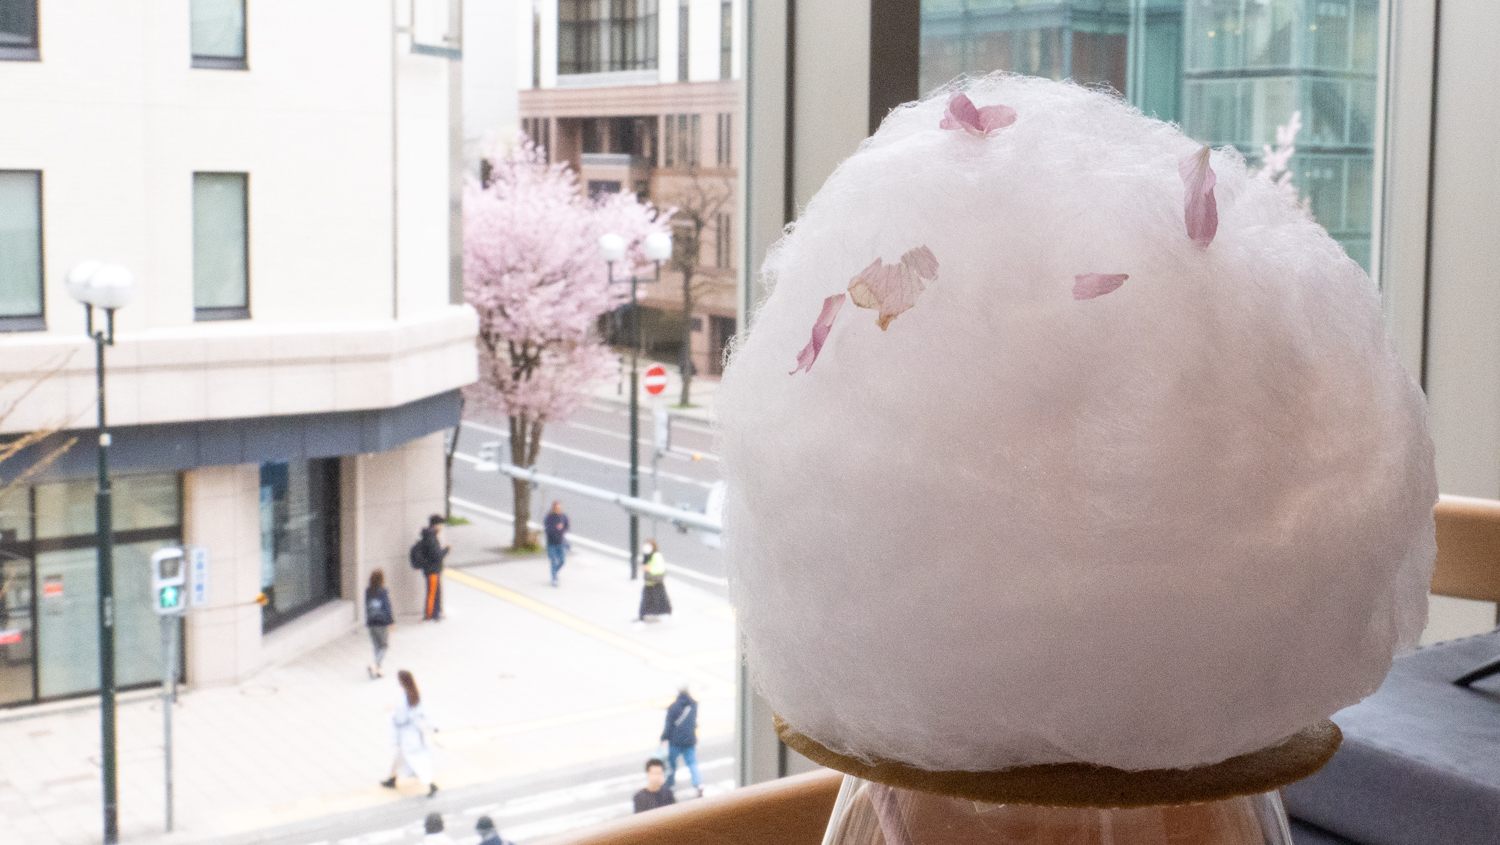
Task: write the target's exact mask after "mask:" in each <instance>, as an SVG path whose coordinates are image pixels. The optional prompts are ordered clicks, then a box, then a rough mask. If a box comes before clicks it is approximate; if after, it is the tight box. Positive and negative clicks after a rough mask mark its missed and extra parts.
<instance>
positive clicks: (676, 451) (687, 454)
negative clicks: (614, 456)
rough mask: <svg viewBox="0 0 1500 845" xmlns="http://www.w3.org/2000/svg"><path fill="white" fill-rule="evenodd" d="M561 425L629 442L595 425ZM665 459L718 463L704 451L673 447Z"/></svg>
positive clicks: (614, 432)
mask: <svg viewBox="0 0 1500 845" xmlns="http://www.w3.org/2000/svg"><path fill="white" fill-rule="evenodd" d="M563 425H565V426H567V427H568V428H576V429H578V430H579V431H588V432H592V433H594V434H602V435H604V436H606V437H613V438H615V439H616V440H623V441H625V442H626V443H629V442H630V435H628V434H622V433H621V432H618V431H615V430H614V429H612V428H602V427H600V426H597V425H589V424H588V423H580V422H566V423H563ZM672 425H673V426H674V427H677V426H683V425H684V423H683V422H682V421H681V420H675V421H673V423H672ZM667 457H669V458H676V459H677V460H679V461H688V462H693V461H710V462H712V463H718V462H719V456H718V455H715V454H713V453H712V452H704V451H699V450H695V449H687V448H676V447H674V448H673V449H672V450H671V451H670V452H668V453H667Z"/></svg>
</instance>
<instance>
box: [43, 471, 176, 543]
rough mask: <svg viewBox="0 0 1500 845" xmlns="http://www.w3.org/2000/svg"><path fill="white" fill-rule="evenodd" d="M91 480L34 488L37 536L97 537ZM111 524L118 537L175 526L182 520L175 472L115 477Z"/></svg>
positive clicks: (111, 480)
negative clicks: (119, 535)
mask: <svg viewBox="0 0 1500 845" xmlns="http://www.w3.org/2000/svg"><path fill="white" fill-rule="evenodd" d="M97 485H98V482H97V481H95V480H94V479H92V478H87V479H76V480H73V481H61V482H57V483H54V484H38V485H37V486H36V535H37V537H38V538H39V539H42V540H51V539H58V538H63V537H78V536H93V535H94V532H95V530H96V526H95V522H94V497H95V495H96V490H97V489H98V487H97ZM110 503H111V505H112V506H113V511H112V514H111V523H110V524H111V525H112V526H113V528H114V530H115V532H116V533H122V532H126V531H145V530H150V529H159V528H174V527H175V526H177V525H178V524H179V523H180V522H181V518H182V517H181V514H182V493H181V487H180V485H179V483H178V479H177V475H176V474H175V473H163V474H157V475H117V476H115V477H114V478H112V479H110Z"/></svg>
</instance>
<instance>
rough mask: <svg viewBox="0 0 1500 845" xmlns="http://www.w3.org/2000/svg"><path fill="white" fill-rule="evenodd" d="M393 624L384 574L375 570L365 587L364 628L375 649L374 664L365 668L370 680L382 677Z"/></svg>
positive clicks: (394, 622)
mask: <svg viewBox="0 0 1500 845" xmlns="http://www.w3.org/2000/svg"><path fill="white" fill-rule="evenodd" d="M394 624H396V614H395V613H394V612H393V611H392V610H391V594H390V593H388V592H386V589H385V572H384V570H380V569H377V570H375V571H374V572H371V573H370V585H369V586H368V587H365V627H366V628H369V629H370V645H371V646H373V647H374V649H375V662H374V663H371V664H370V665H369V666H368V667H366V669H367V671H368V672H369V673H370V679H371V680H374V679H376V678H380V677H384V673H383V672H381V671H380V664H381V663H383V662H385V652H386V649H387V648H389V647H390V644H391V634H390V630H391V626H392V625H394Z"/></svg>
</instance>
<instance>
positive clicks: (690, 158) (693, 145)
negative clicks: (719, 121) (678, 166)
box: [683, 114, 703, 167]
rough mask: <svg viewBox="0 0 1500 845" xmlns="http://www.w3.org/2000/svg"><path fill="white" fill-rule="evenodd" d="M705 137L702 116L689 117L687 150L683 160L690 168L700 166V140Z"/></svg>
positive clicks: (693, 115)
mask: <svg viewBox="0 0 1500 845" xmlns="http://www.w3.org/2000/svg"><path fill="white" fill-rule="evenodd" d="M701 137H703V124H702V116H701V115H696V114H692V115H688V126H687V150H686V153H685V154H684V156H683V158H684V159H686V161H687V166H688V167H697V166H698V163H699V161H698V150H699V138H701Z"/></svg>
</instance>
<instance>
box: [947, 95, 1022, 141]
mask: <svg viewBox="0 0 1500 845" xmlns="http://www.w3.org/2000/svg"><path fill="white" fill-rule="evenodd" d="M1015 122H1016V110H1015V109H1013V108H1011V107H1010V106H1002V105H993V106H985V107H984V108H978V107H976V106H975V105H974V101H973V100H970V99H969V95H968V94H954V95H953V96H952V97H950V98H948V111H947V112H945V113H944V114H943V119H942V122H940V123H939V124H938V127H939V128H941V129H962V130H963V131H965V132H967V133H969V134H970V135H977V136H979V137H981V138H984V137H986V136H989V135H992V134H994V133H996V132H999V131H1000V130H1001V129H1004V128H1005V127H1007V126H1009V125H1011V124H1012V123H1015Z"/></svg>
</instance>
